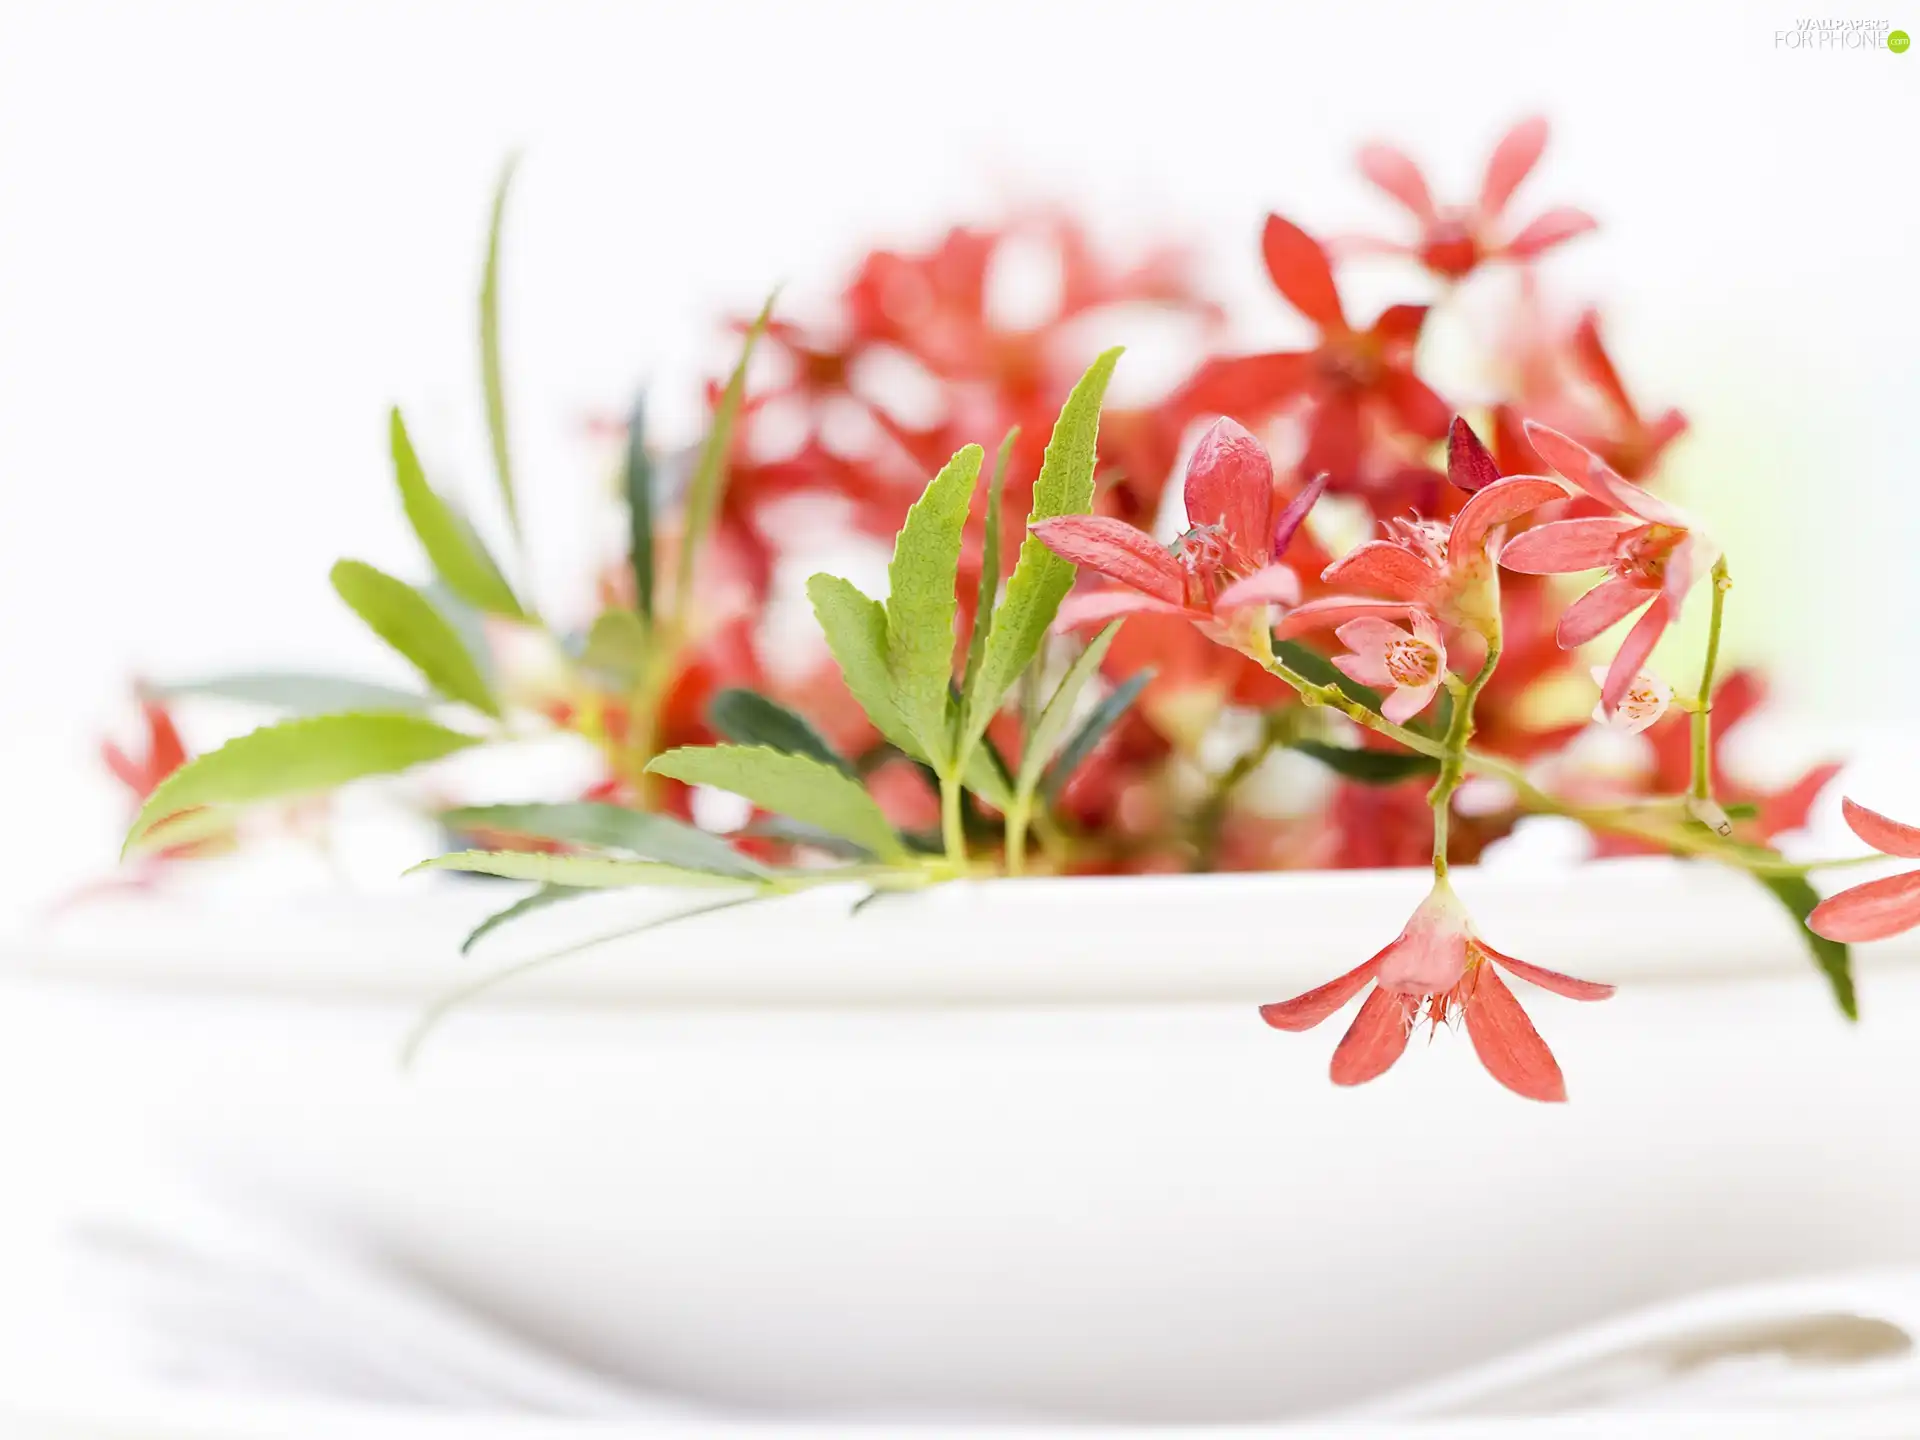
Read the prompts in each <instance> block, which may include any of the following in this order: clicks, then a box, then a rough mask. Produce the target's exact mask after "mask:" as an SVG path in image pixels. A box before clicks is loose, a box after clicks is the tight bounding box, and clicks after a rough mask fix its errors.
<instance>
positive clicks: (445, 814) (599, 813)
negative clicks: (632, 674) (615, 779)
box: [440, 800, 771, 880]
mask: <svg viewBox="0 0 1920 1440" xmlns="http://www.w3.org/2000/svg"><path fill="white" fill-rule="evenodd" d="M440 822H441V824H443V825H446V826H448V827H449V828H450V829H453V830H455V831H474V830H478V831H486V832H492V833H498V834H503V835H524V836H526V837H528V838H530V839H535V840H558V841H560V842H561V843H562V844H566V845H589V846H592V847H593V848H594V849H596V850H627V851H631V852H632V853H633V854H634V855H636V856H638V857H640V858H641V859H643V860H658V861H661V862H662V863H664V864H668V865H679V866H684V867H685V868H686V869H689V870H711V871H712V872H713V873H715V874H716V875H733V876H737V877H739V878H741V879H745V880H756V879H765V878H766V877H767V876H768V875H769V874H770V873H771V872H770V871H769V870H768V869H767V867H766V866H764V865H761V864H759V863H758V862H757V861H754V860H752V859H749V858H748V857H747V856H745V855H742V854H741V853H740V852H739V851H737V850H735V849H734V848H733V847H732V846H731V845H729V844H728V843H727V842H726V841H725V840H724V839H722V838H721V837H720V836H718V835H715V834H712V833H711V832H709V831H706V830H702V829H700V828H699V827H698V826H694V825H687V824H684V823H683V822H681V821H679V820H675V819H674V818H672V817H671V816H669V815H653V814H649V813H648V812H646V811H644V810H633V809H630V808H628V807H627V806H625V805H604V804H600V803H597V802H595V801H591V800H574V801H565V802H561V803H559V804H551V805H543V804H528V805H469V806H464V807H462V808H459V809H455V810H445V811H442V812H441V815H440Z"/></svg>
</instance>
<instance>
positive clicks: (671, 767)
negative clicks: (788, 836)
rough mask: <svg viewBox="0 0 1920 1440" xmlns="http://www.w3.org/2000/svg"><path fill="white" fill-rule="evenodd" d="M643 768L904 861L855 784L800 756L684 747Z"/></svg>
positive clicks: (896, 840) (750, 748)
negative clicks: (737, 798)
mask: <svg viewBox="0 0 1920 1440" xmlns="http://www.w3.org/2000/svg"><path fill="white" fill-rule="evenodd" d="M647 769H648V770H649V771H650V772H652V773H653V774H655V775H665V776H667V777H668V778H669V779H672V780H680V781H683V782H685V783H686V784H688V785H712V786H715V787H716V788H718V789H721V790H730V791H732V792H733V793H734V794H735V795H740V796H743V797H745V798H746V799H748V800H751V801H752V802H753V803H754V804H755V805H757V806H759V807H760V808H761V809H762V810H771V811H773V812H774V814H776V815H786V816H789V817H790V818H792V819H795V820H799V821H801V822H803V823H804V824H808V825H817V826H818V827H819V828H820V829H822V830H825V831H826V832H827V833H828V834H829V835H838V836H840V837H841V838H842V839H845V840H851V841H853V843H854V844H856V845H861V846H864V847H866V848H867V849H868V850H871V851H872V852H873V853H874V854H875V855H877V856H879V857H880V858H881V859H882V860H900V859H904V858H905V856H906V851H905V848H904V847H903V846H902V845H901V843H900V837H899V836H898V835H896V834H894V831H893V826H892V825H890V824H889V823H888V822H887V817H886V816H885V815H883V814H882V813H881V811H880V807H879V806H878V805H876V804H875V803H874V802H873V797H872V796H870V795H868V794H867V792H866V791H865V790H864V789H862V788H861V786H860V782H859V781H857V780H853V779H850V778H848V776H847V775H846V774H845V773H844V772H842V771H840V770H836V769H835V768H834V767H833V766H831V765H823V764H822V763H821V762H820V761H818V760H812V759H809V758H807V757H806V756H804V755H783V754H781V753H780V752H779V751H778V750H770V749H768V748H767V747H765V746H763V745H711V746H687V747H683V748H682V749H679V750H669V751H668V752H667V753H666V754H664V755H659V756H656V757H655V758H654V760H653V763H652V764H650V765H648V766H647Z"/></svg>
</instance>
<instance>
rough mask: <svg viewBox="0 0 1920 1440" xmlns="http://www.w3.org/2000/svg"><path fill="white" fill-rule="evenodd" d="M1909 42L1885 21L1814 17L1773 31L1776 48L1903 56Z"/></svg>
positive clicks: (1905, 36)
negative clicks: (1820, 18)
mask: <svg viewBox="0 0 1920 1440" xmlns="http://www.w3.org/2000/svg"><path fill="white" fill-rule="evenodd" d="M1911 43H1912V42H1911V40H1909V38H1908V36H1907V32H1906V31H1904V30H1896V29H1894V28H1893V23H1892V22H1891V21H1888V20H1817V19H1806V20H1801V21H1798V22H1796V24H1795V25H1794V27H1793V29H1791V30H1776V31H1774V32H1773V48H1774V49H1776V50H1806V51H1812V50H1831V51H1840V50H1859V51H1867V50H1891V51H1892V52H1893V53H1894V54H1896V55H1904V54H1905V53H1906V50H1907V47H1908V45H1910V44H1911Z"/></svg>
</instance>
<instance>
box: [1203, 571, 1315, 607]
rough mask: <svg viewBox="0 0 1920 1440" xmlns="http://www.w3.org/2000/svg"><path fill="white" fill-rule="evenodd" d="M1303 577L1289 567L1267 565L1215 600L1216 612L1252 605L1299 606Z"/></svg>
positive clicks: (1239, 581)
mask: <svg viewBox="0 0 1920 1440" xmlns="http://www.w3.org/2000/svg"><path fill="white" fill-rule="evenodd" d="M1299 603H1300V577H1299V576H1298V575H1296V574H1294V573H1293V571H1291V570H1290V569H1288V568H1287V567H1286V566H1285V565H1267V566H1264V567H1262V568H1261V569H1259V570H1256V571H1254V572H1253V574H1251V575H1247V576H1243V577H1242V578H1241V579H1238V580H1236V581H1234V582H1233V584H1231V585H1229V586H1227V588H1226V589H1224V590H1222V591H1221V592H1220V593H1219V594H1218V595H1217V596H1215V597H1214V601H1213V608H1214V611H1215V613H1216V614H1217V613H1219V612H1221V611H1225V610H1241V609H1245V608H1246V607H1247V606H1249V605H1298V604H1299Z"/></svg>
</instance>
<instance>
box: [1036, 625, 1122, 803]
mask: <svg viewBox="0 0 1920 1440" xmlns="http://www.w3.org/2000/svg"><path fill="white" fill-rule="evenodd" d="M1120 624H1121V622H1120V621H1118V620H1116V621H1114V622H1113V623H1112V624H1111V625H1109V626H1107V627H1106V629H1104V630H1102V631H1101V632H1100V633H1099V634H1098V635H1096V636H1094V637H1093V641H1092V643H1091V644H1089V645H1088V646H1087V648H1086V649H1084V650H1082V651H1081V652H1080V654H1079V656H1078V657H1077V658H1076V659H1075V660H1074V662H1073V664H1072V665H1070V666H1068V667H1067V673H1066V674H1065V675H1063V676H1061V678H1060V686H1059V688H1058V689H1056V690H1055V691H1054V692H1053V698H1052V699H1051V700H1049V701H1048V702H1047V708H1046V709H1045V710H1043V711H1041V712H1040V718H1039V719H1038V720H1037V721H1035V722H1034V726H1033V733H1032V734H1031V735H1029V736H1028V737H1027V748H1026V750H1025V752H1024V753H1023V754H1022V755H1021V756H1020V779H1019V782H1018V785H1017V787H1016V788H1017V789H1018V790H1019V791H1020V793H1021V794H1022V795H1031V794H1032V793H1033V791H1034V787H1035V786H1037V785H1038V784H1039V783H1040V775H1041V772H1042V771H1043V770H1044V769H1045V768H1046V764H1047V762H1048V761H1049V760H1051V759H1053V755H1054V751H1055V750H1056V749H1058V748H1059V745H1060V742H1061V740H1062V739H1064V738H1065V737H1066V733H1067V725H1068V724H1069V722H1071V721H1072V719H1073V707H1074V705H1075V704H1076V703H1077V702H1078V701H1079V699H1080V692H1081V691H1082V690H1084V689H1086V687H1087V682H1088V681H1089V680H1091V679H1093V677H1094V676H1095V675H1096V674H1098V673H1099V670H1100V662H1101V661H1102V660H1104V659H1106V656H1107V647H1108V646H1109V645H1111V644H1113V637H1114V636H1116V635H1118V634H1119V633H1120Z"/></svg>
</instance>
